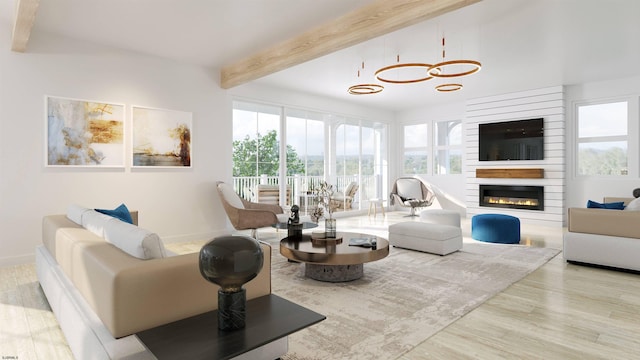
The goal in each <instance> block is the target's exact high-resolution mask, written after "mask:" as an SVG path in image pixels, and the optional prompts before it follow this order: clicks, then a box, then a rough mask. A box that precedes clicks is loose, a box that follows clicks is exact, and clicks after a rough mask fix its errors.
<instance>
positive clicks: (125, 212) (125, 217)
mask: <svg viewBox="0 0 640 360" xmlns="http://www.w3.org/2000/svg"><path fill="white" fill-rule="evenodd" d="M96 211H97V212H99V213H102V214H105V215H109V216H113V217H114V218H116V219H120V220H122V221H124V222H127V223H129V224H133V218H132V217H131V213H130V212H129V209H127V206H126V205H125V204H121V205H120V206H118V207H117V208H115V209H113V210H106V209H96Z"/></svg>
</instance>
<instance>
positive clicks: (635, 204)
mask: <svg viewBox="0 0 640 360" xmlns="http://www.w3.org/2000/svg"><path fill="white" fill-rule="evenodd" d="M624 209H625V210H629V211H640V198H637V199H633V200H631V202H630V203H629V204H627V206H625V208H624Z"/></svg>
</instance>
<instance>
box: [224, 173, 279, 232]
mask: <svg viewBox="0 0 640 360" xmlns="http://www.w3.org/2000/svg"><path fill="white" fill-rule="evenodd" d="M216 188H217V190H218V195H219V196H220V201H221V202H222V206H223V207H224V211H225V212H226V213H227V216H228V217H229V221H230V222H231V225H233V227H234V228H235V229H236V230H248V229H251V237H253V238H256V236H257V229H258V228H261V227H267V226H271V225H274V224H276V223H278V215H280V217H283V216H284V217H286V215H284V211H283V210H282V208H281V207H280V206H279V205H273V204H258V203H254V202H250V201H247V200H245V199H243V198H241V197H240V196H239V195H238V194H236V192H235V191H234V190H233V187H232V186H231V185H229V184H227V183H225V182H222V181H218V182H217V183H216Z"/></svg>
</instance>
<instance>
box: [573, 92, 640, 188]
mask: <svg viewBox="0 0 640 360" xmlns="http://www.w3.org/2000/svg"><path fill="white" fill-rule="evenodd" d="M623 102H624V103H626V104H627V109H626V111H627V129H626V135H605V136H585V137H580V108H581V107H586V106H595V105H606V104H614V103H623ZM633 103H634V101H633V100H632V99H631V98H629V97H616V98H608V99H598V100H586V101H579V102H575V103H574V106H573V112H574V114H573V118H574V121H573V123H574V126H573V130H574V136H573V143H574V144H573V152H574V156H573V166H574V171H573V173H574V176H575V177H576V178H603V179H611V178H621V179H628V178H631V177H637V175H638V165H637V163H638V157H637V156H634V154H635V152H637V151H635V150H634V148H636V149H637V146H636V145H634V144H633V143H632V141H631V140H632V139H637V138H638V136H637V134H638V127H637V125H634V122H633V121H632V119H633V111H632V106H633ZM636 105H637V102H636ZM613 141H618V142H620V141H624V142H626V144H627V149H626V158H627V172H626V174H612V175H607V174H581V173H580V145H581V144H588V143H599V142H613Z"/></svg>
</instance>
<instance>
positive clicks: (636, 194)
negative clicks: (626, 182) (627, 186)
mask: <svg viewBox="0 0 640 360" xmlns="http://www.w3.org/2000/svg"><path fill="white" fill-rule="evenodd" d="M633 197H634V198H639V197H640V188H636V189H633Z"/></svg>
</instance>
